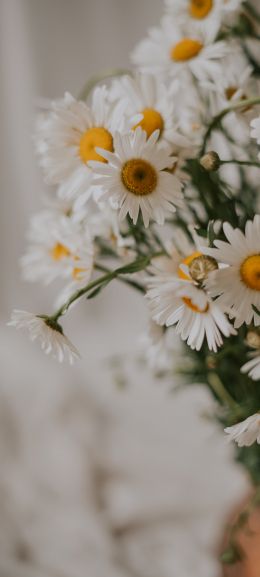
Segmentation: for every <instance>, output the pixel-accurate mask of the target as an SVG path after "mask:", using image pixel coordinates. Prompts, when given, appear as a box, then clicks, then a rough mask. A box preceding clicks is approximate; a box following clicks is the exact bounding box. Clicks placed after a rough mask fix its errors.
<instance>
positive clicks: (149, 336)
mask: <svg viewBox="0 0 260 577" xmlns="http://www.w3.org/2000/svg"><path fill="white" fill-rule="evenodd" d="M179 343H180V341H179V339H178V337H177V336H176V333H175V331H174V329H172V328H168V329H167V330H164V328H163V327H162V326H160V325H158V324H157V323H155V322H153V321H150V323H149V326H148V329H147V332H146V333H145V334H144V335H142V337H141V339H140V344H141V348H142V352H143V356H144V358H145V360H146V362H147V364H148V366H149V367H150V369H151V370H152V371H154V372H156V373H160V372H165V371H170V370H172V369H173V368H174V364H176V358H179V356H180V346H179ZM177 355H178V356H177Z"/></svg>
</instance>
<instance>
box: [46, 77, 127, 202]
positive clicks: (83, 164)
mask: <svg viewBox="0 0 260 577" xmlns="http://www.w3.org/2000/svg"><path fill="white" fill-rule="evenodd" d="M122 123H123V111H122V105H121V103H119V104H118V105H117V106H115V105H114V104H112V103H111V102H110V101H109V99H108V92H107V89H106V87H105V86H102V87H97V88H96V89H95V90H94V92H93V97H92V102H91V105H90V106H88V105H87V104H86V103H85V102H80V101H77V100H75V98H73V96H71V94H69V93H66V94H65V96H64V98H63V99H62V100H59V101H56V102H54V103H53V106H52V111H51V112H50V113H49V115H48V116H47V117H44V118H43V119H40V120H39V122H38V128H37V137H36V148H37V152H38V155H39V158H40V165H41V166H42V168H43V169H44V173H45V176H46V181H47V182H48V183H49V184H52V185H59V194H60V195H61V196H62V197H65V198H71V197H75V196H77V195H79V194H80V193H85V194H87V193H88V195H90V191H91V189H90V185H91V169H90V168H89V166H88V161H89V160H99V161H100V162H104V163H105V162H106V160H105V159H104V157H102V156H100V155H99V154H98V153H97V152H96V147H97V146H99V147H101V148H104V149H105V150H109V151H111V152H112V151H113V135H114V132H115V130H120V129H121V128H122Z"/></svg>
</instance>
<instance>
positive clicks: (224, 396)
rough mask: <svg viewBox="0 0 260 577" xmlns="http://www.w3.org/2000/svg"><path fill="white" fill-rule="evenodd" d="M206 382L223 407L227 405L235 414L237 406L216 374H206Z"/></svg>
mask: <svg viewBox="0 0 260 577" xmlns="http://www.w3.org/2000/svg"><path fill="white" fill-rule="evenodd" d="M208 382H209V385H210V387H211V388H212V390H213V391H214V393H215V394H216V396H217V397H218V399H220V400H221V401H222V402H223V404H224V405H228V406H229V407H230V408H232V410H234V411H235V412H237V410H238V408H239V407H238V405H237V403H236V401H235V400H234V399H233V397H232V396H231V395H230V393H229V392H228V391H227V389H226V388H225V387H224V385H223V383H222V381H221V380H220V378H219V376H218V375H217V374H216V373H208Z"/></svg>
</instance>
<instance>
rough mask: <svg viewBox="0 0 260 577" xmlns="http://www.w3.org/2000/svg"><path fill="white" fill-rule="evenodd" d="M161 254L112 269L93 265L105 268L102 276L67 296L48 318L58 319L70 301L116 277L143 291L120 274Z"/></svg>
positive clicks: (136, 267) (134, 269)
mask: <svg viewBox="0 0 260 577" xmlns="http://www.w3.org/2000/svg"><path fill="white" fill-rule="evenodd" d="M161 254H162V253H153V254H151V255H149V256H144V257H140V258H139V259H137V260H135V261H132V262H131V263H129V264H127V265H125V266H122V267H119V268H117V269H115V270H112V271H111V270H109V269H105V267H103V265H95V266H96V268H97V269H98V270H103V271H104V270H106V271H107V272H105V274H104V275H103V276H100V277H98V278H97V279H95V280H93V281H91V282H90V283H88V284H87V285H86V286H85V287H82V288H80V289H79V290H77V291H76V292H75V293H73V295H71V297H69V298H68V300H67V301H66V302H65V303H64V304H63V305H62V306H61V307H60V308H59V309H58V310H57V311H56V312H55V313H54V314H53V315H50V316H49V317H48V318H49V319H51V320H52V321H54V322H57V321H58V319H59V318H60V317H61V316H62V315H64V314H65V313H66V312H67V310H68V309H69V307H70V306H71V305H72V303H74V302H75V301H77V300H78V299H80V298H81V297H82V296H83V295H85V294H87V293H89V292H90V291H93V290H94V289H98V288H99V287H100V286H101V285H107V284H108V283H109V282H111V281H112V280H114V279H116V278H118V279H120V280H121V281H122V282H126V283H127V284H130V285H131V286H132V287H134V288H135V289H138V290H139V291H141V290H142V292H144V291H143V288H141V285H139V283H136V282H135V281H131V280H128V279H123V278H121V275H124V274H131V273H134V272H139V271H141V270H144V269H145V268H146V267H147V266H148V265H149V264H150V262H151V260H152V259H153V258H155V257H156V256H160V255H161Z"/></svg>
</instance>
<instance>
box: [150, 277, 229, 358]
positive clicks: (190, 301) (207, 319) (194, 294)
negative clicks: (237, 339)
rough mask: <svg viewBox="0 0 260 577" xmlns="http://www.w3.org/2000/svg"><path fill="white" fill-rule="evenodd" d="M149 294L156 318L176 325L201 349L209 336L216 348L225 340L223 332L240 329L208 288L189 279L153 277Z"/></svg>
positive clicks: (156, 320) (177, 329)
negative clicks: (200, 286)
mask: <svg viewBox="0 0 260 577" xmlns="http://www.w3.org/2000/svg"><path fill="white" fill-rule="evenodd" d="M147 298H148V299H149V301H150V308H151V311H152V318H153V320H154V321H155V322H156V323H158V324H160V325H166V326H167V327H169V326H171V325H176V332H177V334H179V335H180V336H181V338H182V340H184V341H187V344H188V345H189V346H190V347H191V348H192V349H196V350H197V351H199V350H200V349H201V347H202V344H203V341H204V339H205V338H206V340H207V343H208V347H209V349H210V350H212V351H214V352H216V351H217V348H218V347H219V346H221V345H222V344H223V339H222V334H223V335H225V336H226V337H228V336H230V335H231V334H235V332H236V331H235V330H234V329H233V327H232V325H231V324H230V323H229V322H228V320H227V318H226V316H225V314H224V313H223V312H222V311H221V310H220V309H219V307H218V306H217V305H216V304H215V303H214V302H213V301H211V299H210V297H209V296H208V295H207V294H206V292H205V291H204V290H203V289H201V288H198V287H196V286H195V285H194V284H193V283H191V282H190V281H189V280H178V279H176V277H174V276H168V278H166V277H165V276H158V277H154V278H151V280H149V282H148V292H147ZM221 333H222V334H221Z"/></svg>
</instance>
